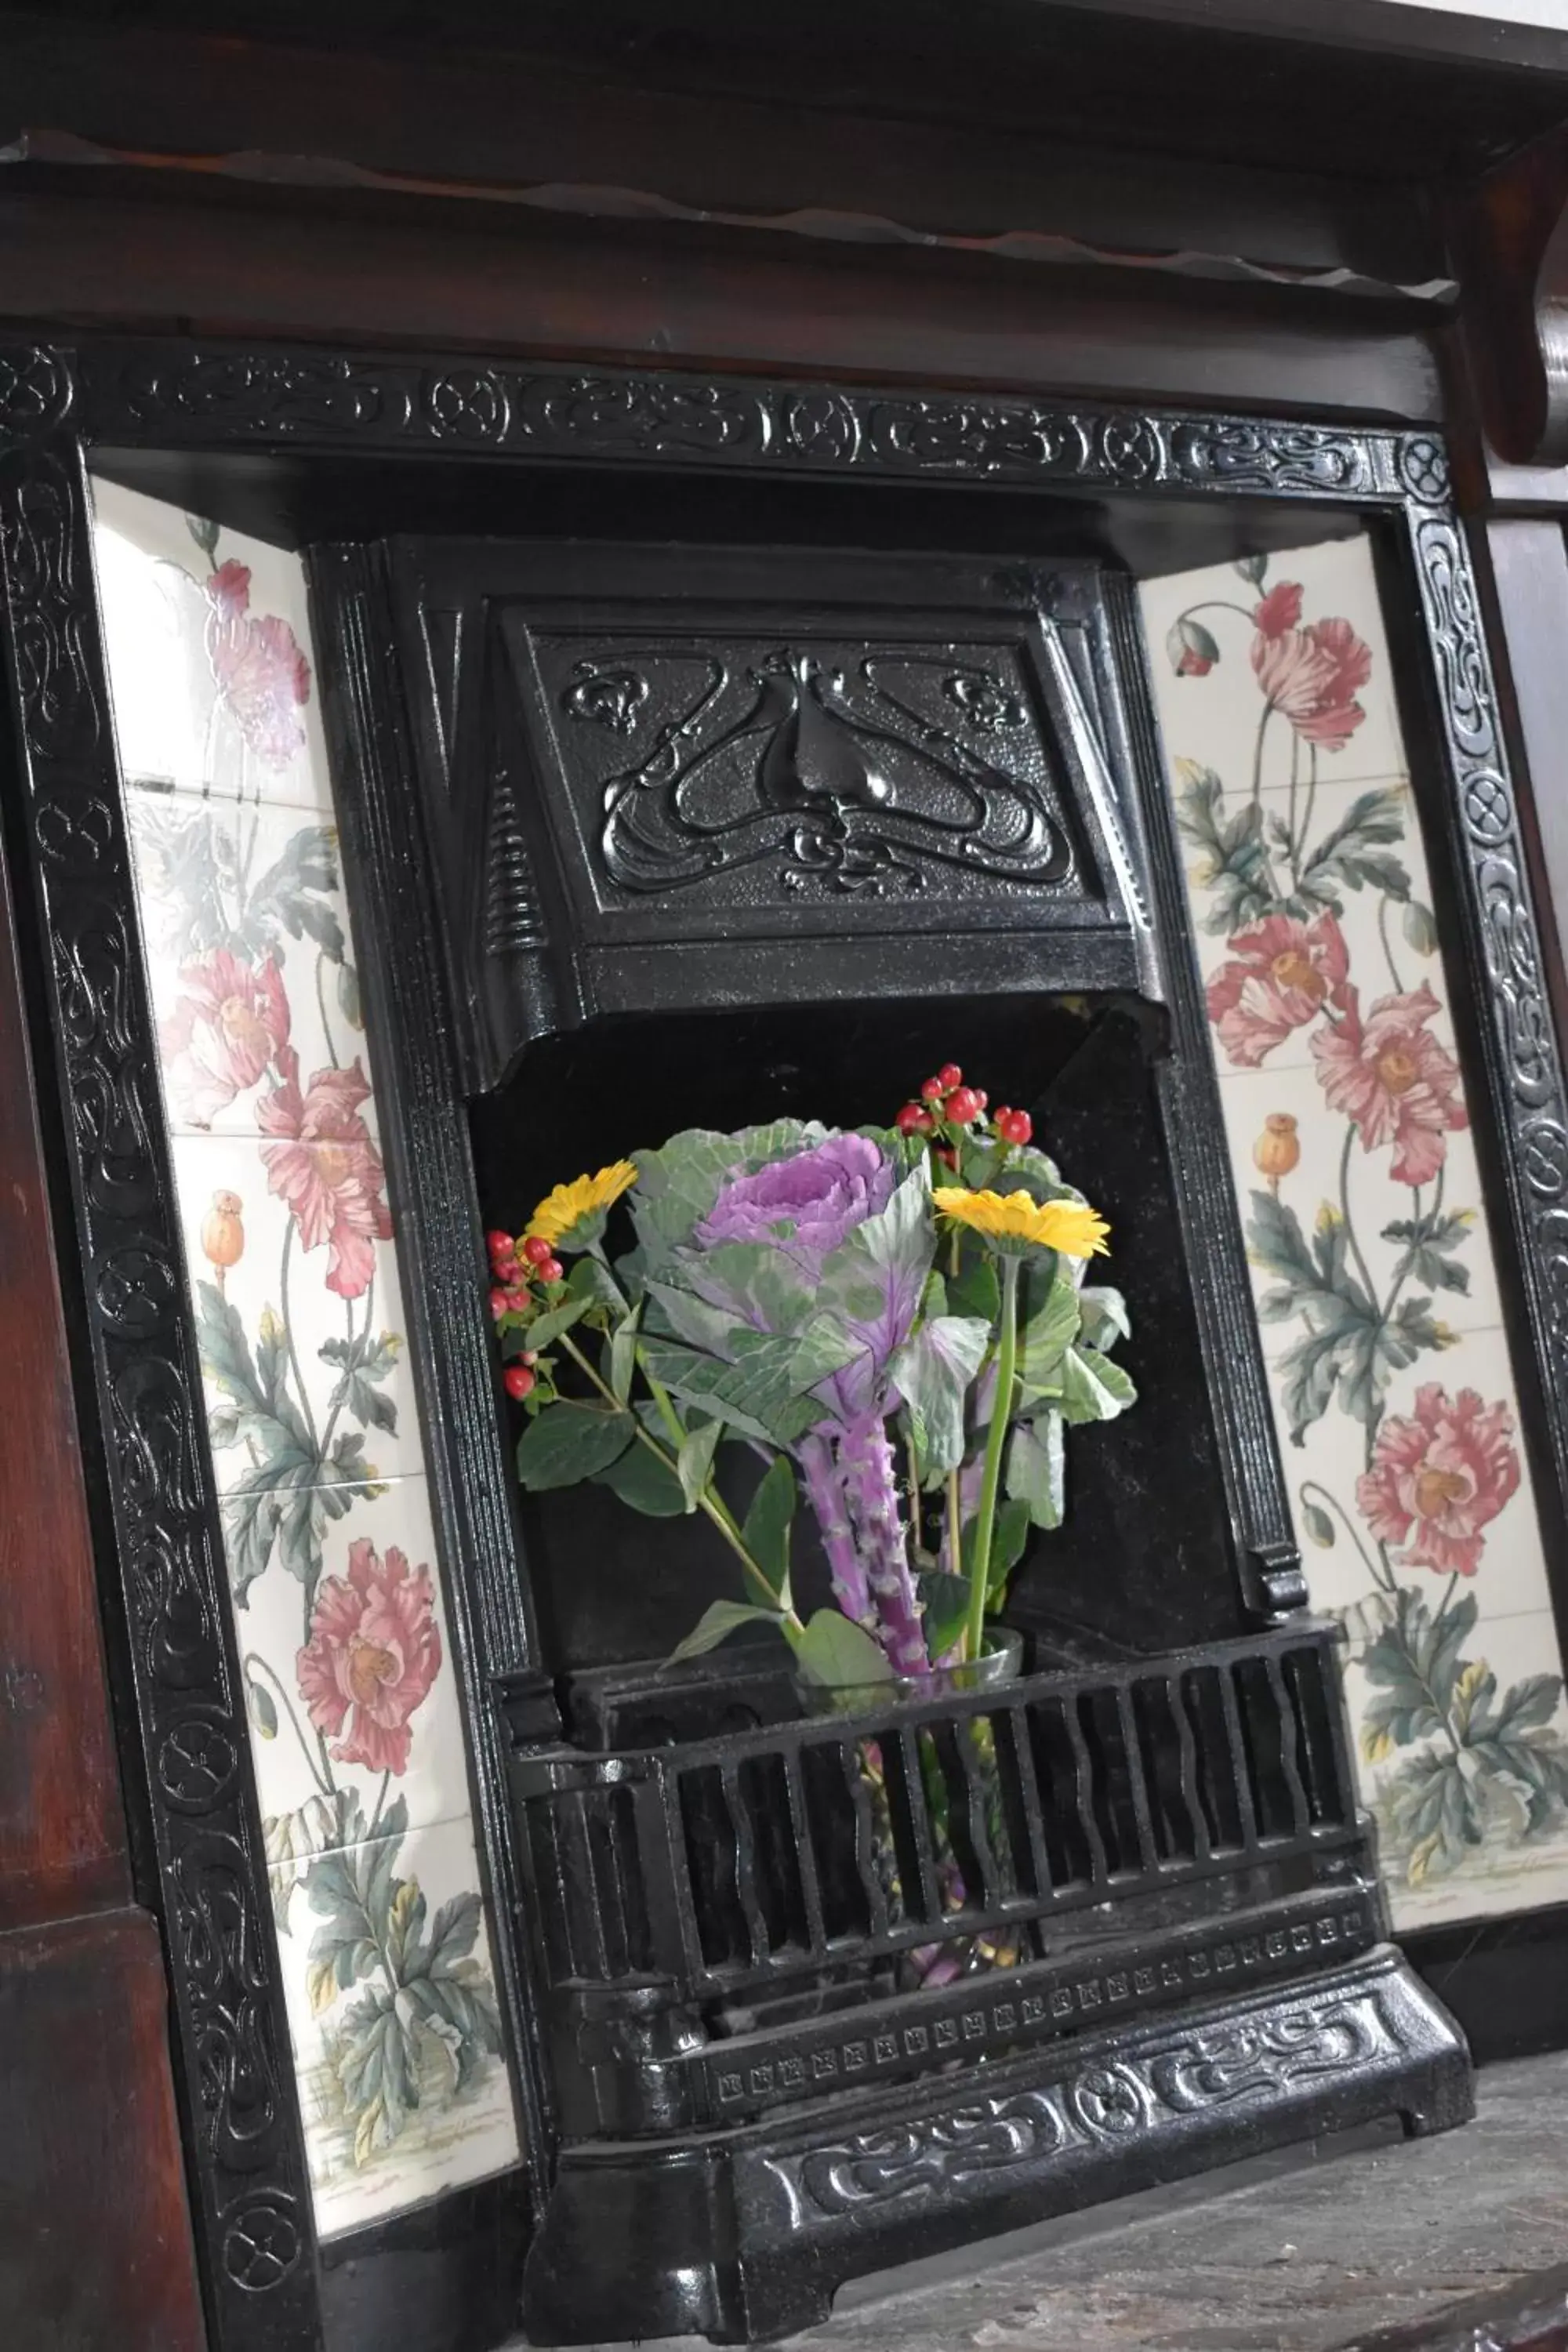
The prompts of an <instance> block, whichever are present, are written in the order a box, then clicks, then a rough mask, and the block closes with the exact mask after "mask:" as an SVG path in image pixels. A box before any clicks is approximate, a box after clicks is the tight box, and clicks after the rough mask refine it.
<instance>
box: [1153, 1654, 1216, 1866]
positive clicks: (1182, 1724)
mask: <svg viewBox="0 0 1568 2352" xmlns="http://www.w3.org/2000/svg"><path fill="white" fill-rule="evenodd" d="M1165 1693H1166V1696H1167V1698H1168V1699H1169V1702H1170V1707H1171V1720H1172V1722H1173V1724H1174V1725H1175V1727H1176V1746H1177V1748H1178V1750H1179V1752H1180V1756H1181V1763H1180V1765H1179V1767H1178V1770H1179V1773H1180V1777H1181V1783H1182V1802H1183V1803H1184V1805H1185V1807H1186V1809H1187V1819H1188V1821H1189V1822H1191V1823H1192V1831H1193V1852H1194V1854H1195V1856H1196V1857H1197V1859H1198V1861H1200V1862H1206V1861H1207V1860H1208V1859H1209V1857H1210V1855H1211V1854H1212V1853H1213V1852H1214V1840H1213V1839H1212V1838H1211V1837H1210V1835H1209V1824H1208V1815H1207V1814H1206V1813H1205V1811H1204V1801H1203V1798H1202V1795H1201V1794H1200V1792H1199V1790H1198V1750H1197V1742H1196V1741H1195V1740H1194V1738H1193V1719H1192V1717H1191V1716H1190V1715H1189V1714H1188V1713H1187V1701H1186V1695H1185V1693H1184V1691H1183V1689H1182V1677H1181V1675H1166V1676H1165Z"/></svg>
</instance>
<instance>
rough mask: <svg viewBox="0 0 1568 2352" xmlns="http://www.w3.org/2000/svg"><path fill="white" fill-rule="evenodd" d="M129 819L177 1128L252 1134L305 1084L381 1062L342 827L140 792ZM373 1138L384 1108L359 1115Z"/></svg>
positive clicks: (289, 812) (279, 811)
mask: <svg viewBox="0 0 1568 2352" xmlns="http://www.w3.org/2000/svg"><path fill="white" fill-rule="evenodd" d="M127 814H128V817H129V822H130V828H131V839H132V851H133V854H134V857H135V864H136V880H137V899H138V908H139V912H140V915H141V920H142V941H143V948H144V952H145V958H146V964H147V972H148V982H149V986H150V988H151V991H152V996H153V1011H154V1013H155V1014H156V1016H157V1021H158V1035H159V1049H160V1063H161V1076H162V1078H163V1092H164V1100H165V1105H166V1109H167V1115H168V1118H169V1123H170V1126H171V1128H172V1129H174V1130H175V1131H176V1132H183V1133H208V1132H210V1133H213V1134H218V1135H223V1134H256V1133H258V1131H259V1130H260V1128H261V1118H260V1110H261V1105H262V1102H263V1100H264V1099H265V1097H266V1096H267V1095H268V1093H269V1092H270V1091H271V1089H272V1088H274V1087H277V1086H278V1085H279V1083H280V1082H281V1080H282V1078H283V1076H285V1075H286V1072H287V1069H288V1066H289V1060H290V1057H292V1060H293V1062H294V1063H295V1064H297V1066H298V1069H299V1073H300V1080H301V1084H302V1085H303V1086H304V1087H307V1088H308V1087H309V1085H310V1080H311V1078H312V1077H314V1076H316V1075H317V1074H318V1073H324V1072H331V1071H332V1070H334V1069H336V1068H338V1067H342V1068H351V1067H355V1066H357V1067H358V1069H359V1070H360V1072H361V1074H362V1076H365V1077H366V1078H367V1080H368V1076H369V1061H368V1049H367V1042H366V1039H365V1034H364V1029H363V1015H362V1013H361V1010H360V1005H359V982H358V977H357V972H356V970H355V967H354V962H353V940H352V936H351V933H350V929H349V916H348V904H347V900H346V898H345V896H344V892H343V886H342V865H341V859H340V856H339V848H338V836H337V832H336V829H335V827H334V826H333V825H332V824H331V823H330V822H327V821H323V820H322V819H321V818H320V817H319V816H317V815H315V814H311V813H310V812H309V811H303V810H300V809H295V808H279V807H275V806H272V805H270V804H268V803H261V804H260V805H246V806H243V807H241V806H240V805H238V804H237V803H231V802H222V801H215V800H203V799H201V798H200V797H199V796H197V795H195V794H192V793H155V792H132V793H130V795H129V796H128V809H127ZM355 1108H356V1109H357V1113H358V1116H359V1117H360V1118H363V1119H364V1121H365V1122H366V1123H367V1124H368V1125H369V1126H370V1127H371V1128H372V1129H374V1128H375V1126H376V1114H375V1104H374V1096H372V1095H368V1094H365V1095H363V1097H362V1098H361V1099H360V1100H358V1102H357V1103H356V1106H355Z"/></svg>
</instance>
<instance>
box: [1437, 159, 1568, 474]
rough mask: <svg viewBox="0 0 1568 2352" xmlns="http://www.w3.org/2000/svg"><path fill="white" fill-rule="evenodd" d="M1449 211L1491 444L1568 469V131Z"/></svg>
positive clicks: (1507, 166) (1512, 456) (1531, 462)
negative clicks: (1566, 466) (1564, 465)
mask: <svg viewBox="0 0 1568 2352" xmlns="http://www.w3.org/2000/svg"><path fill="white" fill-rule="evenodd" d="M1450 211H1451V220H1450V224H1449V226H1450V235H1451V236H1452V240H1453V243H1454V246H1455V247H1456V250H1457V251H1458V255H1459V257H1460V262H1461V277H1462V284H1463V311H1464V316H1465V320H1466V325H1467V336H1466V341H1467V344H1468V352H1469V356H1470V360H1471V362H1472V364H1473V366H1474V368H1475V372H1476V378H1477V382H1478V384H1479V390H1480V394H1481V408H1482V414H1483V416H1484V418H1485V421H1486V428H1487V436H1488V438H1489V440H1490V442H1491V444H1492V446H1493V447H1494V448H1495V449H1496V451H1497V453H1498V455H1499V456H1500V457H1504V458H1506V459H1507V460H1508V461H1509V462H1510V464H1512V465H1518V466H1561V465H1563V464H1564V463H1568V132H1565V131H1563V130H1562V129H1557V130H1554V131H1549V132H1548V133H1547V134H1546V136H1545V137H1544V138H1542V139H1538V140H1536V141H1535V142H1533V143H1532V144H1531V146H1529V147H1526V148H1524V149H1523V150H1522V151H1521V152H1519V153H1518V154H1515V155H1510V157H1509V158H1508V160H1507V162H1506V163H1501V164H1500V165H1499V166H1498V168H1497V169H1496V171H1494V172H1492V173H1489V175H1488V177H1487V178H1486V179H1485V180H1483V181H1482V182H1481V184H1480V186H1479V190H1477V191H1474V192H1470V191H1466V192H1465V194H1463V195H1461V196H1459V197H1457V198H1456V199H1455V200H1454V202H1453V204H1452V205H1451V207H1450Z"/></svg>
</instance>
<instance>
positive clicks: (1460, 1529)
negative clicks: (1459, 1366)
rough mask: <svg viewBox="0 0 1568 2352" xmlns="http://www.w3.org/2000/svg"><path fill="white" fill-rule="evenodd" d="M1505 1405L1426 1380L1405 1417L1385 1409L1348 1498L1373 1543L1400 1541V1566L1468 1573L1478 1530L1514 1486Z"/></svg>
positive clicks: (1480, 1540) (1514, 1460) (1479, 1543)
mask: <svg viewBox="0 0 1568 2352" xmlns="http://www.w3.org/2000/svg"><path fill="white" fill-rule="evenodd" d="M1512 1435H1513V1416H1512V1414H1511V1413H1510V1411H1509V1409H1508V1407H1507V1405H1506V1404H1503V1403H1497V1404H1485V1403H1483V1402H1482V1401H1481V1399H1480V1397H1479V1395H1478V1393H1477V1391H1475V1390H1474V1389H1461V1390H1460V1391H1459V1393H1458V1396H1457V1397H1451V1396H1450V1395H1449V1394H1448V1392H1447V1390H1446V1389H1444V1388H1441V1387H1439V1385H1438V1383H1437V1382H1436V1381H1428V1382H1427V1383H1426V1385H1425V1386H1424V1387H1422V1388H1419V1389H1417V1390H1416V1391H1415V1412H1414V1413H1413V1414H1411V1415H1409V1416H1408V1417H1406V1416H1405V1415H1403V1414H1397V1413H1391V1414H1390V1415H1389V1417H1388V1419H1387V1420H1386V1421H1385V1422H1384V1424H1383V1427H1382V1428H1381V1429H1380V1430H1379V1432H1378V1433H1377V1443H1376V1444H1375V1445H1374V1446H1373V1455H1372V1463H1371V1466H1370V1467H1369V1468H1368V1469H1367V1470H1366V1471H1364V1472H1363V1475H1362V1476H1361V1477H1360V1478H1359V1479H1358V1480H1357V1482H1356V1501H1357V1503H1358V1504H1359V1506H1360V1507H1361V1510H1362V1513H1363V1517H1365V1519H1366V1523H1367V1525H1368V1526H1369V1527H1370V1528H1371V1529H1372V1531H1373V1535H1374V1536H1375V1537H1376V1538H1378V1540H1379V1542H1380V1543H1386V1544H1403V1545H1404V1547H1405V1549H1404V1552H1403V1554H1402V1556H1401V1560H1400V1565H1401V1566H1402V1567H1405V1568H1430V1569H1435V1570H1436V1571H1437V1573H1438V1574H1439V1575H1441V1576H1451V1575H1453V1574H1454V1573H1456V1571H1457V1572H1458V1574H1459V1575H1460V1576H1474V1574H1475V1572H1476V1570H1477V1567H1478V1565H1479V1561H1480V1557H1481V1553H1482V1550H1483V1549H1485V1545H1486V1538H1485V1536H1484V1535H1483V1533H1482V1529H1483V1528H1486V1527H1487V1526H1488V1525H1489V1523H1490V1521H1491V1520H1493V1519H1495V1518H1496V1517H1497V1515H1498V1513H1499V1512H1500V1510H1501V1509H1502V1507H1503V1506H1504V1504H1505V1503H1507V1502H1508V1501H1509V1499H1510V1496H1513V1495H1514V1494H1516V1493H1517V1492H1518V1489H1519V1475H1520V1473H1519V1455H1518V1453H1517V1452H1516V1451H1515V1449H1514V1447H1513V1445H1512V1444H1511V1443H1510V1440H1511V1438H1512Z"/></svg>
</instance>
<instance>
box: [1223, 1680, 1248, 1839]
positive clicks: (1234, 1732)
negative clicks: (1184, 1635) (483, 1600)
mask: <svg viewBox="0 0 1568 2352" xmlns="http://www.w3.org/2000/svg"><path fill="white" fill-rule="evenodd" d="M1215 1682H1216V1683H1217V1684H1218V1685H1219V1703H1220V1706H1221V1707H1222V1709H1223V1710H1224V1713H1225V1744H1226V1748H1228V1749H1229V1750H1230V1784H1231V1787H1232V1789H1233V1790H1235V1792H1236V1809H1237V1817H1238V1819H1239V1820H1240V1822H1241V1843H1242V1844H1243V1845H1244V1846H1252V1845H1256V1844H1257V1843H1258V1815H1257V1813H1256V1812H1255V1811H1253V1805H1252V1775H1251V1773H1250V1772H1249V1771H1248V1770H1247V1741H1246V1739H1245V1738H1244V1737H1243V1735H1242V1729H1241V1716H1240V1714H1239V1712H1238V1710H1237V1704H1236V1685H1235V1684H1234V1683H1233V1682H1232V1680H1231V1668H1230V1666H1229V1664H1222V1665H1220V1666H1219V1667H1218V1668H1217V1669H1216V1671H1215Z"/></svg>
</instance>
